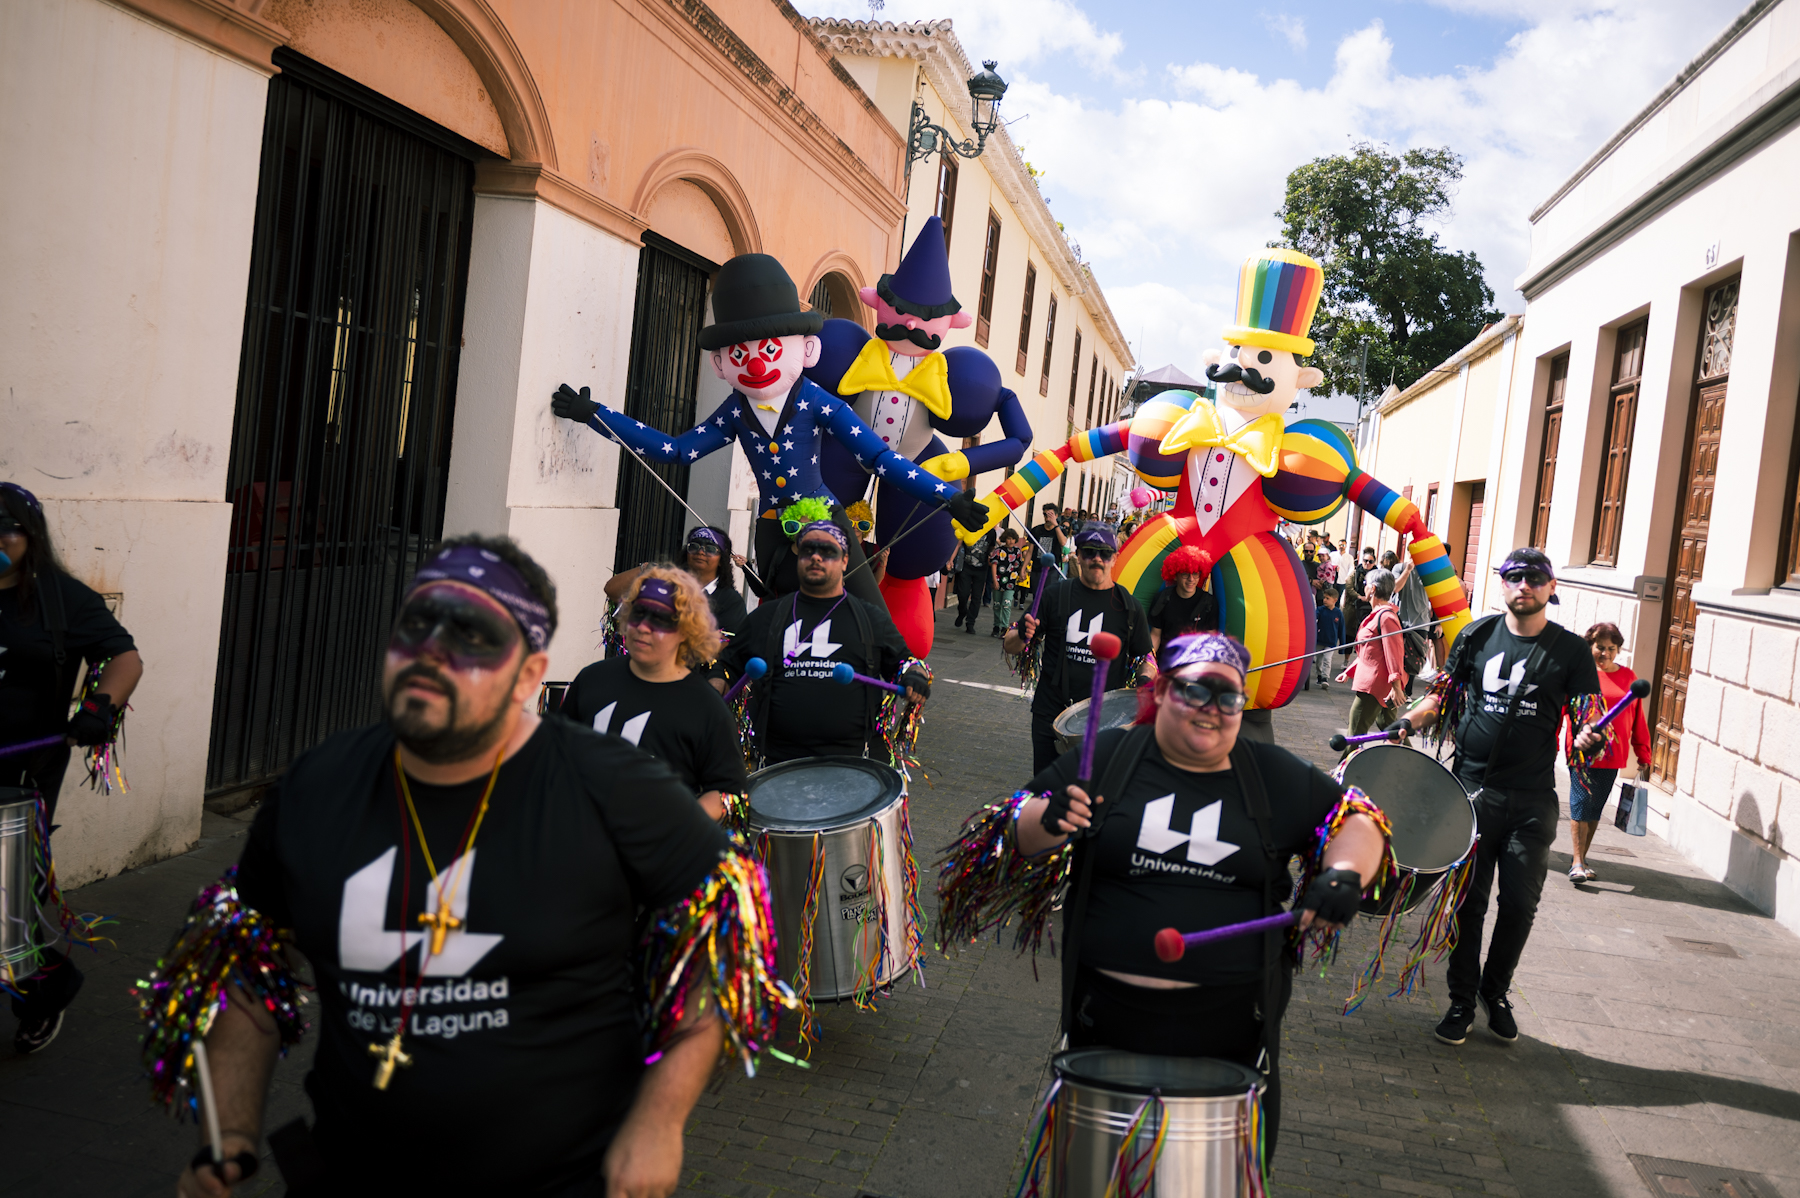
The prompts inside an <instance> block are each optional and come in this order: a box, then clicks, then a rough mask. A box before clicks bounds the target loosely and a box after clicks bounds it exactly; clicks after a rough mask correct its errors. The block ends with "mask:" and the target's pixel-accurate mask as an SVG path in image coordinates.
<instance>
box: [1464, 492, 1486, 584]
mask: <svg viewBox="0 0 1800 1198" xmlns="http://www.w3.org/2000/svg"><path fill="white" fill-rule="evenodd" d="M1486 507H1487V482H1486V480H1485V479H1484V480H1483V481H1481V482H1478V483H1476V484H1474V485H1473V486H1472V487H1470V488H1469V523H1468V524H1467V525H1466V526H1465V527H1464V528H1463V563H1462V577H1463V581H1464V582H1466V583H1468V584H1469V589H1470V590H1473V589H1474V588H1475V581H1476V576H1477V574H1478V573H1479V571H1480V570H1481V517H1482V513H1483V511H1484V510H1485V509H1486Z"/></svg>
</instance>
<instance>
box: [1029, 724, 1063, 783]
mask: <svg viewBox="0 0 1800 1198" xmlns="http://www.w3.org/2000/svg"><path fill="white" fill-rule="evenodd" d="M1055 718H1056V717H1055V716H1048V715H1039V714H1038V713H1037V712H1035V711H1034V712H1032V713H1031V775H1032V777H1034V778H1035V777H1036V776H1037V775H1039V774H1041V773H1043V772H1044V771H1045V770H1046V769H1048V768H1050V763H1051V762H1053V761H1055V760H1056V759H1057V758H1058V757H1061V756H1062V751H1061V750H1060V749H1058V748H1057V747H1056V726H1055V725H1054V724H1053V723H1051V721H1052V720H1054V719H1055Z"/></svg>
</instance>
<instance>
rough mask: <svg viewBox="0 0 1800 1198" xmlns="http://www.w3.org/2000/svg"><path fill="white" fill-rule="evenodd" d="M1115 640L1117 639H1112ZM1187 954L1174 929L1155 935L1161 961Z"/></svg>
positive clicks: (1164, 930) (1174, 959) (1173, 959)
mask: <svg viewBox="0 0 1800 1198" xmlns="http://www.w3.org/2000/svg"><path fill="white" fill-rule="evenodd" d="M1114 639H1117V638H1114ZM1186 952H1187V941H1185V940H1183V939H1182V938H1181V933H1180V932H1177V931H1176V930H1175V929H1174V928H1164V929H1163V930H1162V931H1160V932H1158V933H1157V934H1156V956H1157V959H1158V960H1162V961H1179V960H1181V958H1182V955H1183V954H1184V953H1186Z"/></svg>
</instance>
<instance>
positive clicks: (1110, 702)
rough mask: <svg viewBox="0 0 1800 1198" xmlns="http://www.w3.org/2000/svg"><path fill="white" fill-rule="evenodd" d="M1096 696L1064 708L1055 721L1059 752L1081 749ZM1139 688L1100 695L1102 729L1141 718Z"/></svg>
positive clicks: (1119, 725) (1124, 726)
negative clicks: (1088, 716) (1088, 717)
mask: <svg viewBox="0 0 1800 1198" xmlns="http://www.w3.org/2000/svg"><path fill="white" fill-rule="evenodd" d="M1092 702H1093V700H1092V699H1083V700H1082V701H1081V702H1079V703H1072V704H1070V705H1069V706H1067V707H1065V708H1063V709H1062V711H1061V712H1059V713H1058V714H1057V717H1056V719H1055V720H1054V721H1053V722H1052V724H1051V727H1053V728H1054V729H1055V730H1056V751H1057V752H1058V753H1067V752H1068V751H1069V750H1070V749H1074V748H1079V747H1080V746H1081V742H1082V741H1083V740H1084V739H1086V737H1087V712H1088V705H1089V704H1090V703H1092ZM1137 714H1138V697H1137V691H1136V690H1134V689H1132V688H1130V687H1122V688H1120V689H1119V690H1116V691H1107V692H1105V693H1104V694H1102V695H1101V696H1100V731H1102V732H1104V731H1106V730H1107V729H1108V728H1128V727H1130V726H1131V725H1132V723H1134V722H1135V721H1136V720H1137Z"/></svg>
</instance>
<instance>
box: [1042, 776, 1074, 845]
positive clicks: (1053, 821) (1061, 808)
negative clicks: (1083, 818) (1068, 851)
mask: <svg viewBox="0 0 1800 1198" xmlns="http://www.w3.org/2000/svg"><path fill="white" fill-rule="evenodd" d="M1074 801H1075V800H1074V798H1073V797H1072V796H1071V795H1070V794H1069V788H1068V787H1066V786H1065V787H1063V788H1062V789H1061V790H1053V791H1051V792H1050V801H1049V802H1048V803H1046V804H1044V814H1043V817H1042V819H1040V820H1039V822H1040V823H1042V824H1043V825H1044V831H1046V832H1048V833H1050V835H1052V836H1076V835H1079V834H1080V832H1081V829H1080V828H1071V829H1070V830H1069V831H1067V832H1065V831H1063V830H1062V829H1061V828H1059V827H1057V823H1058V821H1060V820H1066V819H1068V818H1069V804H1070V803H1072V802H1074Z"/></svg>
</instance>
